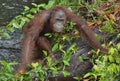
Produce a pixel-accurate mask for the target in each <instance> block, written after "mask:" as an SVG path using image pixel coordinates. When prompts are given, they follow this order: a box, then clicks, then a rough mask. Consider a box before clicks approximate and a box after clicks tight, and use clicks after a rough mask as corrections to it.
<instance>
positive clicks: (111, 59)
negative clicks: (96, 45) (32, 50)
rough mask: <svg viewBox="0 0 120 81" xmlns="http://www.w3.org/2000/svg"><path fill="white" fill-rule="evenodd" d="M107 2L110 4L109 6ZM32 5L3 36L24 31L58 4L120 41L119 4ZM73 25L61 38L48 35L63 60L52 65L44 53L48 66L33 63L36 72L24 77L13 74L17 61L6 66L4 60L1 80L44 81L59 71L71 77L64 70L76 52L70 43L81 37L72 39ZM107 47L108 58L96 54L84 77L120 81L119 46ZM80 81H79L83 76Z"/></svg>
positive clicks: (80, 0)
mask: <svg viewBox="0 0 120 81" xmlns="http://www.w3.org/2000/svg"><path fill="white" fill-rule="evenodd" d="M91 1H93V0H91ZM108 1H109V2H108ZM106 3H109V4H108V5H107V6H106ZM32 5H33V7H32V8H29V7H27V6H25V7H24V11H23V12H22V13H21V15H18V16H16V17H15V18H14V19H13V20H12V21H11V22H10V23H9V24H8V25H7V26H6V28H5V29H1V30H0V35H2V36H3V37H6V38H10V36H9V34H8V31H9V32H12V33H13V32H14V31H16V29H22V27H23V26H24V24H25V23H26V22H29V21H30V20H31V19H32V18H33V17H34V15H35V14H36V13H38V12H41V11H42V10H44V9H49V8H51V7H54V6H56V5H65V6H68V7H69V8H71V9H72V10H73V12H76V13H77V15H79V16H82V17H83V16H84V18H85V19H86V20H87V21H88V25H89V26H90V27H91V28H95V27H98V28H101V27H102V28H101V29H102V30H103V31H105V32H107V33H115V32H116V33H118V35H117V37H118V38H120V34H119V32H120V30H119V29H120V26H119V25H118V24H116V20H117V12H119V5H117V4H113V2H110V0H97V1H96V0H95V2H89V1H88V0H87V1H86V0H69V1H68V0H49V2H48V4H39V5H37V4H35V3H32ZM81 8H82V9H83V8H85V10H86V11H84V10H80V9H81ZM82 11H84V14H83V15H81V14H80V13H83V12H82ZM85 14H87V15H85ZM74 25H75V23H72V22H68V23H67V25H66V27H65V31H64V32H63V33H62V34H61V35H60V34H58V33H55V34H51V33H46V34H45V36H47V37H50V38H51V37H52V38H54V39H53V42H52V51H53V52H55V53H58V52H59V53H60V55H61V59H58V61H56V62H55V63H52V59H51V58H50V57H49V56H48V55H47V52H46V51H44V50H43V54H44V55H45V57H46V58H45V59H44V60H46V63H47V66H42V65H41V64H39V63H32V64H31V65H30V67H32V68H33V69H32V70H31V71H29V72H27V73H26V74H24V75H19V74H16V75H14V73H13V65H16V63H15V62H12V63H7V62H5V61H1V62H0V63H1V64H2V65H3V66H2V69H1V70H0V81H32V80H35V79H40V80H41V81H44V80H45V78H47V77H48V76H49V75H54V76H55V75H57V74H58V73H59V72H60V71H61V72H62V73H63V74H64V76H65V77H66V76H69V75H70V73H69V72H67V71H66V70H65V67H66V66H69V65H70V64H69V60H70V58H71V56H72V54H73V53H75V52H76V51H77V49H76V43H71V42H70V41H72V40H74V39H76V38H79V37H80V36H78V35H77V36H76V35H75V36H72V35H73V34H71V33H70V32H71V31H72V29H73V28H74ZM71 36H72V37H71ZM0 39H1V38H0ZM66 42H68V45H69V46H66ZM106 48H109V52H108V55H100V56H99V51H97V52H95V54H94V58H92V62H93V64H94V67H93V69H92V72H89V73H87V74H86V75H85V76H84V78H87V79H88V80H91V78H90V77H91V76H92V77H93V78H92V80H99V81H119V80H120V77H119V76H120V43H118V44H114V43H112V42H110V43H109V44H107V45H106ZM79 59H80V60H81V61H82V60H83V58H82V57H79ZM58 65H59V66H58ZM36 77H37V78H36ZM78 81H80V77H79V79H78Z"/></svg>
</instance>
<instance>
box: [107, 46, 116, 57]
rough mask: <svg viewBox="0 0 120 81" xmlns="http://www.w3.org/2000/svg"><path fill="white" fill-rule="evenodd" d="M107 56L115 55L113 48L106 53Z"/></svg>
mask: <svg viewBox="0 0 120 81" xmlns="http://www.w3.org/2000/svg"><path fill="white" fill-rule="evenodd" d="M108 53H109V54H111V55H113V54H114V53H115V50H114V48H113V47H111V48H110V49H109V51H108Z"/></svg>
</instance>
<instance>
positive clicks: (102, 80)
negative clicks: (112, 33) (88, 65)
mask: <svg viewBox="0 0 120 81" xmlns="http://www.w3.org/2000/svg"><path fill="white" fill-rule="evenodd" d="M112 45H113V43H112V42H110V43H109V48H110V49H109V51H108V55H100V56H98V54H97V57H98V58H97V59H95V60H94V66H93V70H92V72H89V73H87V74H86V75H85V76H84V78H86V77H88V76H94V78H95V80H99V81H115V80H116V81H119V80H120V78H118V77H117V76H118V75H119V74H120V53H119V50H120V48H119V46H120V44H119V43H118V44H117V45H116V47H113V46H112Z"/></svg>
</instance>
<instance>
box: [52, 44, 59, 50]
mask: <svg viewBox="0 0 120 81" xmlns="http://www.w3.org/2000/svg"><path fill="white" fill-rule="evenodd" d="M57 49H58V43H56V44H55V45H54V46H53V48H52V51H53V52H55V51H56V50H57Z"/></svg>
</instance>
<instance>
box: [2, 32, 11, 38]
mask: <svg viewBox="0 0 120 81" xmlns="http://www.w3.org/2000/svg"><path fill="white" fill-rule="evenodd" d="M2 35H3V36H4V37H5V38H7V39H10V38H11V37H10V35H9V34H8V33H6V32H4V33H3V34H2Z"/></svg>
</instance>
